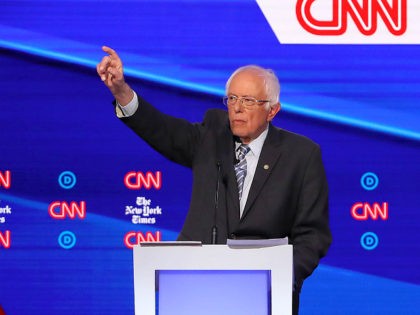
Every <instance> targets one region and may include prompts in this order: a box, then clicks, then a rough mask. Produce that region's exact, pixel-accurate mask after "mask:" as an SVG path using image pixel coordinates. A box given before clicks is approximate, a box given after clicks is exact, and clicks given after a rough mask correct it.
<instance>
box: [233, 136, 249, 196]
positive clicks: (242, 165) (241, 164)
mask: <svg viewBox="0 0 420 315" xmlns="http://www.w3.org/2000/svg"><path fill="white" fill-rule="evenodd" d="M249 150H250V148H249V147H248V145H246V144H241V145H240V146H239V148H238V151H239V152H238V163H237V164H235V174H236V180H237V181H238V191H239V200H241V198H242V191H243V189H244V181H245V176H246V159H245V155H246V154H247V153H248V152H249Z"/></svg>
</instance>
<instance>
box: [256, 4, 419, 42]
mask: <svg viewBox="0 0 420 315" xmlns="http://www.w3.org/2000/svg"><path fill="white" fill-rule="evenodd" d="M257 3H258V5H259V6H260V8H261V11H262V12H263V13H264V15H265V17H266V18H267V21H268V23H269V24H270V26H271V28H272V29H273V31H274V33H275V34H276V36H277V38H278V39H279V41H280V42H281V43H309V44H311V43H313V44H323V43H324V44H415V43H420V38H419V36H418V34H419V31H420V1H417V3H416V2H415V1H411V2H410V3H408V1H407V0H296V1H290V0H289V1H287V0H282V1H281V0H257ZM409 22H411V23H409Z"/></svg>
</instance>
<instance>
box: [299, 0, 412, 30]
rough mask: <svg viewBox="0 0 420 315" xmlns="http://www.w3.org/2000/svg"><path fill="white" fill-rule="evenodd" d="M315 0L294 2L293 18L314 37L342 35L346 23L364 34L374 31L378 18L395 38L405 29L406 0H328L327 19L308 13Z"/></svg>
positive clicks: (311, 12)
mask: <svg viewBox="0 0 420 315" xmlns="http://www.w3.org/2000/svg"><path fill="white" fill-rule="evenodd" d="M315 2H320V1H317V0H298V1H297V3H296V17H297V19H298V21H299V23H300V25H301V26H302V27H303V28H304V29H305V30H306V31H307V32H309V33H312V34H315V35H336V36H337V35H342V34H344V33H345V32H346V31H347V26H348V20H349V19H351V20H353V22H354V24H355V25H356V27H357V29H358V30H359V32H360V33H362V34H364V35H372V34H374V33H375V32H376V30H377V26H378V20H379V19H381V20H382V21H383V23H384V24H385V26H386V27H387V29H388V31H389V32H390V33H391V34H393V35H396V36H399V35H402V34H404V33H405V31H406V30H407V0H392V4H389V2H388V0H363V1H362V4H360V1H358V0H332V5H331V7H330V12H329V13H330V14H329V15H330V17H331V18H329V19H328V20H327V19H319V18H317V17H315V16H314V11H315V10H312V8H313V7H316V5H314V3H315ZM324 10H325V9H324Z"/></svg>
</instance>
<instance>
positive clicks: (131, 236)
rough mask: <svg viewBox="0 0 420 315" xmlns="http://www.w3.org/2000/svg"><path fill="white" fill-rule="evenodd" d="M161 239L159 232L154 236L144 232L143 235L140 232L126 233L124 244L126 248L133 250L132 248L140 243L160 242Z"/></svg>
mask: <svg viewBox="0 0 420 315" xmlns="http://www.w3.org/2000/svg"><path fill="white" fill-rule="evenodd" d="M161 239H162V236H161V232H160V231H156V233H155V235H153V234H152V232H146V235H144V234H143V233H142V232H128V233H127V234H125V236H124V244H125V246H127V248H130V249H133V247H134V246H136V245H138V244H140V243H141V242H160V241H161Z"/></svg>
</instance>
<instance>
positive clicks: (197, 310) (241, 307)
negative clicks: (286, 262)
mask: <svg viewBox="0 0 420 315" xmlns="http://www.w3.org/2000/svg"><path fill="white" fill-rule="evenodd" d="M156 291H157V296H156V303H157V305H156V306H157V307H156V314H157V315H196V314H200V315H213V314H231V315H234V314H238V315H239V314H241V315H248V314H249V315H255V314H260V315H264V314H267V315H269V314H271V272H270V270H157V271H156Z"/></svg>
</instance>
